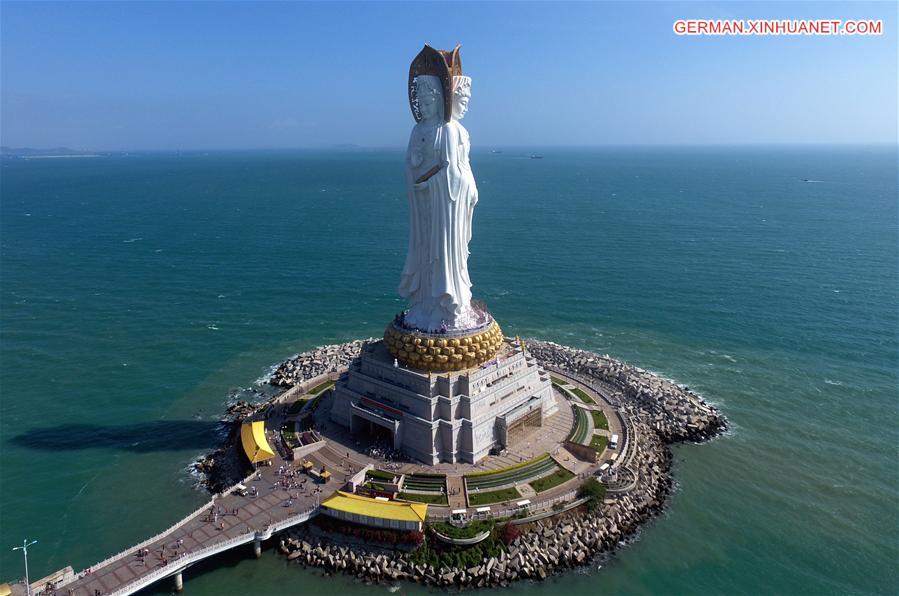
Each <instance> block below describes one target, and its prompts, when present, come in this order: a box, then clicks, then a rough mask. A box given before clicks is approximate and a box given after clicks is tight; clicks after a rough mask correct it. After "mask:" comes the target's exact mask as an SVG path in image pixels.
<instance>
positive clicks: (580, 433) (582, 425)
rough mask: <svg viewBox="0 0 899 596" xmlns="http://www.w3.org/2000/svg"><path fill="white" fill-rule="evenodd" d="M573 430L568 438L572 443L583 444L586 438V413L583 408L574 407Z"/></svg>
mask: <svg viewBox="0 0 899 596" xmlns="http://www.w3.org/2000/svg"><path fill="white" fill-rule="evenodd" d="M574 421H575V425H574V430H573V431H571V434H570V435H569V436H568V440H569V441H571V442H572V443H583V442H584V439H586V438H587V413H586V412H585V411H584V409H583V408H578V407H577V406H575V407H574Z"/></svg>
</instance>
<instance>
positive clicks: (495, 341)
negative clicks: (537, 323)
mask: <svg viewBox="0 0 899 596" xmlns="http://www.w3.org/2000/svg"><path fill="white" fill-rule="evenodd" d="M384 342H385V343H386V344H387V349H388V350H389V351H390V353H391V355H393V357H394V358H396V359H397V360H398V361H400V362H402V363H403V364H404V365H406V366H408V367H410V368H417V369H420V370H428V371H434V372H446V371H454V370H465V369H467V368H473V367H476V366H480V365H481V364H484V363H485V362H487V361H488V360H490V359H491V358H493V357H494V356H495V355H496V352H497V350H499V348H500V346H502V345H503V332H502V331H501V330H500V328H499V325H498V324H497V323H496V321H494V320H492V319H491V320H490V323H489V324H487V325H484V326H481V327H478V328H476V329H472V330H471V331H470V332H465V331H461V332H449V333H425V332H423V331H418V330H410V329H406V328H404V327H401V326H399V325H397V324H396V323H395V322H393V323H391V324H390V325H388V327H387V330H386V331H385V332H384Z"/></svg>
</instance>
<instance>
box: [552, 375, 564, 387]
mask: <svg viewBox="0 0 899 596" xmlns="http://www.w3.org/2000/svg"><path fill="white" fill-rule="evenodd" d="M549 380H550V382H551V383H554V384H556V385H567V384H568V381H566V380H565V379H560V378H559V377H554V376H552V375H549Z"/></svg>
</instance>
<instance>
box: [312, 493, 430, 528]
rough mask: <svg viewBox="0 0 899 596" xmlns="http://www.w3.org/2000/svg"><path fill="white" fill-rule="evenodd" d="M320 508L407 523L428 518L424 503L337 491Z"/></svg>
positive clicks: (426, 507)
mask: <svg viewBox="0 0 899 596" xmlns="http://www.w3.org/2000/svg"><path fill="white" fill-rule="evenodd" d="M322 507H326V508H329V509H333V510H335V511H343V512H345V513H354V514H356V515H364V516H366V517H378V518H382V519H393V520H397V521H407V522H423V521H424V520H425V518H426V517H427V516H428V506H427V505H426V504H424V503H397V502H396V501H379V500H377V499H371V498H369V497H363V496H360V495H354V494H352V493H345V492H342V491H338V492H336V493H335V494H334V496H332V497H330V498H328V499H325V500H324V501H322Z"/></svg>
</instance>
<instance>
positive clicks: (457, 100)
mask: <svg viewBox="0 0 899 596" xmlns="http://www.w3.org/2000/svg"><path fill="white" fill-rule="evenodd" d="M470 100H471V77H465V76H461V77H453V118H455V119H456V120H461V119H462V118H464V117H465V113H466V112H468V102H469V101H470Z"/></svg>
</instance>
